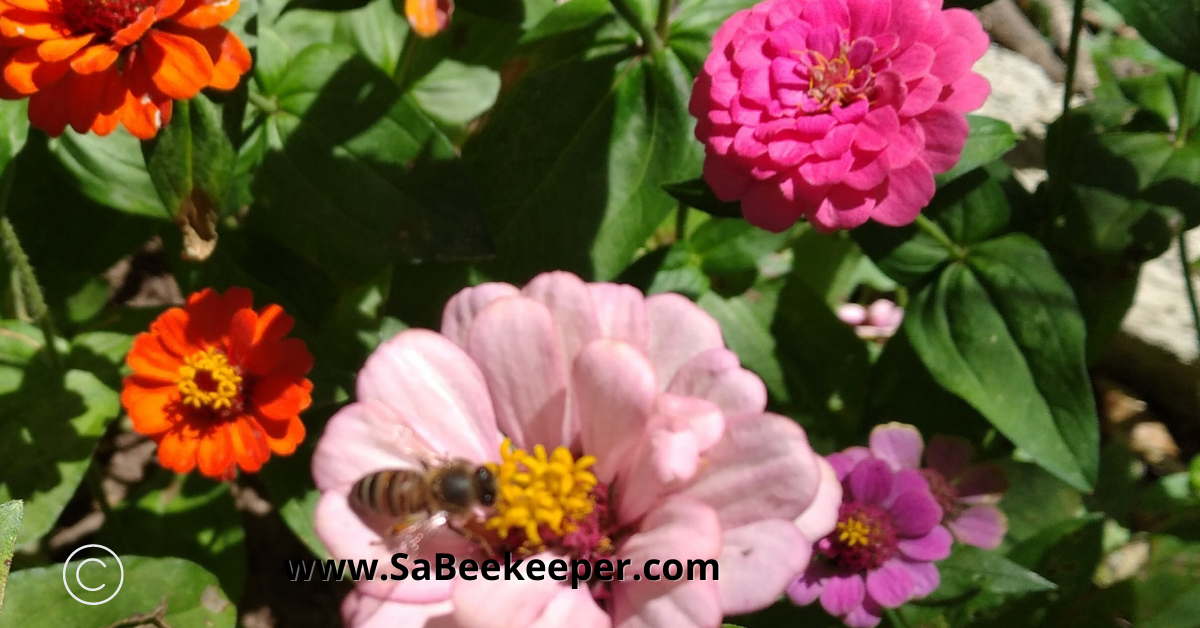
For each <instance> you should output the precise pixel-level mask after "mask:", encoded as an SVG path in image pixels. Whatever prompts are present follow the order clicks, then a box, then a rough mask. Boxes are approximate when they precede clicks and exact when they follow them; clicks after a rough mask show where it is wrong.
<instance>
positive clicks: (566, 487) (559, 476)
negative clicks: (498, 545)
mask: <svg viewBox="0 0 1200 628" xmlns="http://www.w3.org/2000/svg"><path fill="white" fill-rule="evenodd" d="M500 459H501V462H500V464H498V465H497V464H488V467H489V468H490V469H491V471H492V473H493V474H495V476H496V487H497V494H496V504H495V510H496V514H495V515H494V516H493V517H491V518H490V519H488V520H487V524H486V525H487V527H488V528H489V529H492V530H496V531H497V532H498V533H499V535H500V537H501V538H504V537H507V536H508V533H509V531H510V530H512V529H513V528H518V529H521V530H524V532H525V537H526V541H525V545H524V547H525V549H528V550H533V551H537V550H540V549H542V547H543V546H544V541H543V540H542V536H541V534H540V533H539V532H538V528H539V527H540V526H542V525H545V526H547V527H549V528H550V529H551V530H553V531H554V533H555V534H559V535H562V534H566V533H568V532H573V531H575V530H576V529H577V522H579V521H580V520H582V519H583V518H584V517H586V516H588V515H589V514H591V512H592V508H593V507H595V502H594V500H593V497H592V493H591V491H592V488H594V487H595V486H596V482H597V480H596V476H595V475H594V474H593V473H592V472H591V471H588V467H591V466H592V465H593V464H596V459H595V458H594V457H592V456H582V457H580V458H579V459H578V460H576V459H575V457H574V456H572V455H571V451H570V450H568V449H567V448H566V447H559V448H557V449H555V450H554V452H553V453H552V454H550V455H549V456H547V455H546V448H545V447H543V446H541V445H538V446H536V447H534V448H533V454H532V455H531V454H529V453H528V452H526V451H525V450H524V449H516V448H514V447H513V444H512V440H510V439H507V438H506V439H504V443H503V444H501V445H500Z"/></svg>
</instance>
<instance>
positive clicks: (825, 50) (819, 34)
mask: <svg viewBox="0 0 1200 628" xmlns="http://www.w3.org/2000/svg"><path fill="white" fill-rule="evenodd" d="M841 43H842V36H841V33H839V32H838V27H837V25H836V24H829V23H822V24H820V25H819V26H817V27H815V28H813V29H812V30H811V31H809V32H808V49H809V50H812V51H813V52H817V53H819V54H820V55H821V56H823V57H825V58H826V59H832V58H833V57H834V55H836V54H837V52H838V48H839V47H840V46H841Z"/></svg>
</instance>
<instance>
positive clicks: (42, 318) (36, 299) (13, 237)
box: [0, 216, 62, 369]
mask: <svg viewBox="0 0 1200 628" xmlns="http://www.w3.org/2000/svg"><path fill="white" fill-rule="evenodd" d="M0 245H3V247H4V252H5V254H7V255H8V262H9V263H10V264H12V267H13V268H14V269H16V271H17V277H18V279H19V284H20V285H19V289H20V291H21V294H22V296H23V297H24V300H25V303H26V306H27V307H28V308H29V314H30V316H32V317H33V320H34V321H36V322H37V323H38V324H39V325H41V327H42V334H43V335H45V336H46V338H45V341H46V354H47V355H49V356H50V363H51V364H52V365H53V366H54V368H55V369H58V368H60V367H61V366H62V357H61V356H60V355H59V354H58V347H57V346H56V345H55V344H54V339H55V337H56V335H55V333H54V321H53V320H51V318H50V309H49V308H48V307H46V298H45V296H44V295H43V294H42V288H41V286H40V285H39V284H38V281H37V275H36V274H35V273H34V272H33V265H32V264H30V263H29V256H28V255H26V254H25V249H23V248H21V241H20V240H19V239H17V232H16V230H15V229H13V225H12V221H10V220H9V219H8V216H3V217H0Z"/></svg>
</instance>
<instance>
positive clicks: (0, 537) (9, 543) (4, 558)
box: [0, 499, 25, 610]
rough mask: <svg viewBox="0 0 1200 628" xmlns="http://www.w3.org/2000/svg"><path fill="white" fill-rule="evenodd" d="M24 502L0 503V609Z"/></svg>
mask: <svg viewBox="0 0 1200 628" xmlns="http://www.w3.org/2000/svg"><path fill="white" fill-rule="evenodd" d="M24 512H25V504H24V502H22V501H21V500H19V499H14V500H12V501H10V502H5V503H3V504H0V610H3V609H4V589H5V588H6V585H7V583H8V570H9V568H10V567H12V559H13V550H14V549H16V547H17V535H18V534H20V532H21V515H22V514H23V513H24Z"/></svg>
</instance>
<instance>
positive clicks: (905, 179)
mask: <svg viewBox="0 0 1200 628" xmlns="http://www.w3.org/2000/svg"><path fill="white" fill-rule="evenodd" d="M934 191H936V187H935V185H934V182H933V172H931V171H930V170H929V166H927V165H925V162H924V161H921V160H920V159H916V160H913V162H912V163H911V164H909V165H908V166H907V167H905V168H903V169H901V170H896V171H894V172H892V174H891V176H889V177H888V192H887V196H885V197H884V199H883V200H882V201H881V202H880V203H879V205H877V206H876V207H875V211H874V213H872V214H871V218H873V219H874V220H875V221H876V222H879V223H880V224H884V225H887V226H889V227H903V226H904V225H907V224H909V223H911V222H912V221H914V220H916V218H917V214H919V213H921V210H922V209H924V208H925V207H926V206H928V205H929V201H931V200H933V193H934Z"/></svg>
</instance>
